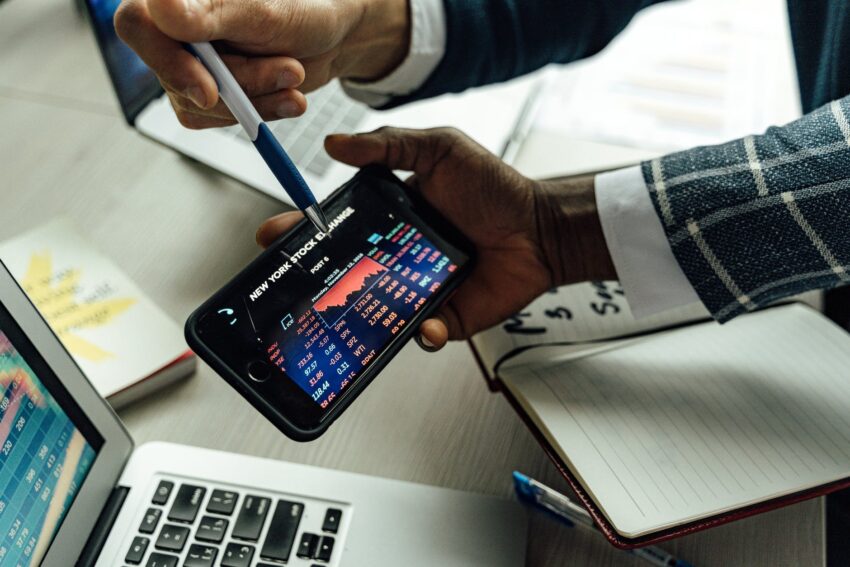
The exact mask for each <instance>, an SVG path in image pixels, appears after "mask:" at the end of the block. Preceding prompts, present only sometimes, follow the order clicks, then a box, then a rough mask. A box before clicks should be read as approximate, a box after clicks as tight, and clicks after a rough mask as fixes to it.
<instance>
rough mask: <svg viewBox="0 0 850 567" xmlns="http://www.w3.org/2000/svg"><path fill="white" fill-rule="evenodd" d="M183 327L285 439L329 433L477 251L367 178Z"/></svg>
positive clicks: (379, 176)
mask: <svg viewBox="0 0 850 567" xmlns="http://www.w3.org/2000/svg"><path fill="white" fill-rule="evenodd" d="M324 208H325V211H326V214H327V217H328V222H329V224H330V227H331V230H330V232H329V233H328V234H322V233H318V232H316V231H315V229H313V228H312V226H310V225H308V224H307V223H301V224H299V225H298V226H297V227H296V228H295V229H294V230H293V231H291V232H290V233H288V234H287V235H285V236H284V237H283V238H281V239H280V240H278V241H277V242H275V243H274V244H273V245H272V246H270V247H269V248H268V249H267V250H266V251H265V252H264V253H263V254H262V255H260V257H259V258H257V259H256V260H255V261H254V262H252V263H251V264H250V265H249V266H248V267H247V268H246V269H245V270H243V271H242V272H241V273H240V274H239V275H237V276H236V278H234V279H233V280H232V281H231V282H230V283H229V284H227V285H226V286H225V287H224V288H223V289H222V290H220V291H219V292H218V293H216V294H215V295H214V296H213V297H212V298H211V299H210V300H209V301H207V302H206V303H205V304H204V305H202V306H201V307H200V308H199V309H198V310H197V311H195V313H193V314H192V316H191V317H190V318H189V320H188V322H187V324H186V336H187V340H188V341H189V344H190V345H191V346H192V348H193V349H194V350H195V351H196V352H197V353H198V355H199V356H200V357H201V358H203V359H204V360H205V361H206V362H207V363H209V364H210V365H211V366H212V367H213V368H215V369H216V371H217V372H218V373H219V374H221V375H222V376H223V377H224V378H225V379H226V380H227V381H228V382H230V384H231V385H233V386H234V387H235V388H236V389H237V390H238V391H239V392H240V393H241V394H242V395H243V396H245V397H246V398H247V399H248V400H249V401H250V402H251V403H252V404H253V405H254V406H255V407H256V408H257V409H258V410H260V411H261V412H262V413H263V414H264V415H265V416H266V417H267V418H269V419H270V420H271V421H272V422H273V423H274V424H275V425H277V426H278V428H279V429H281V431H283V432H284V433H285V434H286V435H288V436H289V437H292V438H293V439H298V440H309V439H313V438H315V437H317V436H319V435H320V434H321V433H322V432H324V431H325V430H326V429H327V427H328V426H329V425H330V423H331V422H332V421H333V419H334V418H335V417H336V416H338V415H339V414H340V413H341V412H342V411H343V410H344V409H345V408H346V407H347V406H348V405H349V404H350V403H351V402H352V400H353V399H354V398H355V397H356V396H357V395H358V394H359V393H360V392H361V391H362V390H363V389H364V388H365V387H366V385H367V384H368V383H369V382H370V381H371V380H372V379H373V378H374V377H375V376H377V374H378V373H379V372H380V370H381V368H383V367H384V366H385V365H386V363H387V362H388V361H389V360H390V359H391V358H392V357H393V356H394V355H395V353H396V352H398V350H399V349H400V348H401V347H402V346H403V345H404V344H405V343H406V342H407V340H408V339H409V338H410V337H411V336H413V334H415V333H416V332H417V331H418V326H419V323H421V321H423V320H424V319H425V318H426V317H428V316H429V315H430V314H431V313H432V312H433V311H434V309H435V308H436V307H438V306H439V305H440V303H441V302H442V301H444V300H445V298H446V297H448V295H449V294H450V293H451V291H452V290H453V289H454V288H455V287H456V286H457V285H458V284H459V283H460V282H461V281H462V280H463V278H464V277H465V276H466V274H467V273H468V272H469V270H470V269H471V268H472V264H473V254H474V251H473V247H472V245H471V244H470V243H469V241H468V240H467V239H466V238H465V237H463V236H462V234H461V233H460V232H459V231H458V230H456V229H455V228H454V227H453V226H451V225H450V224H448V223H447V222H446V221H445V219H443V218H442V217H441V216H440V215H439V214H438V213H437V212H436V211H434V209H433V208H432V207H430V206H429V205H428V204H427V203H426V202H425V201H424V200H423V199H422V198H421V196H419V195H417V194H416V193H415V192H410V191H409V190H408V189H407V188H406V186H405V185H404V184H403V183H402V182H401V181H399V180H398V179H397V178H396V177H394V176H393V175H392V173H391V172H389V171H388V170H386V169H383V168H376V167H373V168H367V169H364V170H361V171H360V172H359V173H358V174H357V175H356V176H355V177H354V178H353V179H352V180H351V181H349V182H348V183H347V184H346V185H344V186H343V187H341V188H340V189H338V190H337V191H336V192H335V193H334V195H332V196H331V197H330V198H329V199H328V200H327V201H326V202H325V204H324Z"/></svg>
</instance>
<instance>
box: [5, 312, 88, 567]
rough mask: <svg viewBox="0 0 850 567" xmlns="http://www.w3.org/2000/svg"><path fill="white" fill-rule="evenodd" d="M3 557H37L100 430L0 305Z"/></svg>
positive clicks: (84, 470) (10, 560) (19, 561)
mask: <svg viewBox="0 0 850 567" xmlns="http://www.w3.org/2000/svg"><path fill="white" fill-rule="evenodd" d="M0 392H2V398H0V564H3V565H25V566H29V565H38V564H39V563H40V562H41V559H42V558H43V557H44V554H45V552H46V551H47V548H48V547H49V546H50V543H51V542H52V541H53V538H54V537H55V535H56V533H57V531H58V529H59V526H60V525H61V524H62V520H63V519H64V518H65V514H66V513H67V511H68V509H69V508H70V507H71V503H72V502H73V501H74V498H75V497H76V495H77V493H78V491H79V489H80V487H81V486H82V484H83V481H84V480H85V478H86V475H87V474H88V472H89V471H90V469H91V468H92V465H93V464H94V461H95V458H96V456H97V453H98V451H99V450H100V448H101V447H102V446H103V442H104V441H103V438H102V437H101V436H100V435H99V434H98V432H97V431H96V430H95V429H94V426H93V425H92V424H91V422H90V421H89V420H88V419H87V418H86V417H85V415H84V414H83V412H82V411H81V410H80V408H79V406H77V405H76V404H75V402H74V401H73V400H72V399H71V397H70V396H69V395H68V392H67V390H65V388H64V387H63V386H62V385H61V384H60V382H59V380H58V379H57V377H56V376H55V375H54V374H53V373H52V372H51V371H50V369H49V367H48V366H47V364H46V363H45V362H44V360H43V359H42V358H41V356H40V355H39V354H38V352H37V351H36V350H35V349H34V348H33V346H32V344H31V343H30V342H29V341H28V340H27V339H26V337H25V336H24V334H23V332H22V331H21V330H20V328H19V327H18V326H17V324H16V323H15V322H14V321H13V320H12V318H11V316H10V315H9V313H8V312H7V311H6V309H5V308H3V307H2V305H0Z"/></svg>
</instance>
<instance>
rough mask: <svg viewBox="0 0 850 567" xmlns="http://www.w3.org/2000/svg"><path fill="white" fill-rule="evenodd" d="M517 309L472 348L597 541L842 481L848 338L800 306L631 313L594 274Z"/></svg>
mask: <svg viewBox="0 0 850 567" xmlns="http://www.w3.org/2000/svg"><path fill="white" fill-rule="evenodd" d="M599 301H603V302H607V303H606V304H607V305H609V307H606V308H594V307H593V305H594V304H596V306H597V307H599V305H601V304H599V303H598V302H599ZM612 306H616V308H615V307H612ZM557 309H561V310H562V311H561V312H560V313H561V317H558V316H557V313H558V311H557ZM604 310H608V311H609V315H610V317H608V315H604V314H600V311H604ZM547 311H548V314H547ZM523 313H525V315H520V316H519V317H516V318H514V319H512V320H510V321H508V322H507V323H506V324H505V325H502V326H500V327H497V328H495V329H491V330H489V331H487V332H485V333H482V334H480V335H478V336H476V337H475V338H473V340H472V344H473V347H474V350H475V352H476V354H477V356H478V358H479V361H480V362H481V364H482V367H483V368H484V369H485V372H487V374H488V375H489V377H490V378H491V383H492V384H494V385H495V386H496V387H501V388H502V390H503V391H505V393H506V395H507V396H508V398H509V399H510V400H511V402H512V403H513V404H514V405H515V407H516V409H517V410H518V411H519V412H520V414H521V415H523V417H524V418H525V419H526V420H527V422H528V423H529V426H530V427H531V428H532V429H533V430H534V431H535V433H536V434H537V436H538V438H539V439H540V441H541V443H542V444H543V445H544V447H545V448H546V449H547V451H548V452H549V453H550V456H551V457H552V458H553V460H554V461H555V463H556V464H557V465H558V466H559V467H560V468H561V469H562V472H564V474H565V476H566V477H567V480H568V481H570V483H571V485H572V486H573V488H574V489H575V490H576V493H577V495H578V496H579V498H580V499H581V500H582V501H583V503H584V504H585V506H586V507H588V509H589V511H590V512H591V514H592V515H593V516H594V518H595V519H596V521H597V523H598V524H599V525H600V527H601V528H602V531H603V532H604V533H605V534H606V535H607V536H608V537H609V539H610V540H611V541H612V543H615V544H616V545H619V546H622V547H629V546H634V545H642V544H646V543H650V542H652V541H658V540H660V539H666V538H669V537H673V536H676V535H680V534H683V533H689V532H691V531H696V530H698V529H702V528H705V527H709V526H711V525H716V524H718V523H722V522H725V521H729V520H731V519H735V518H737V517H743V516H746V515H751V514H753V513H758V512H760V511H764V510H766V509H769V508H774V507H777V506H779V505H782V504H785V503H790V502H792V501H798V500H800V499H802V498H804V497H810V496H814V495H816V494H821V493H824V492H826V491H828V490H830V489H835V488H838V487H841V486H844V485H847V484H850V482H848V480H847V479H848V477H850V335H847V334H846V333H845V332H844V331H843V330H842V329H840V328H839V327H837V326H835V325H834V324H833V323H832V322H830V321H829V320H828V319H826V318H825V317H823V316H822V315H821V314H820V313H818V312H817V311H816V310H814V309H812V308H811V307H810V306H808V305H804V304H800V303H791V304H784V305H779V306H775V307H771V308H769V309H766V310H763V311H759V312H756V313H751V314H747V315H744V316H742V317H739V318H737V319H735V320H734V321H732V322H730V323H727V324H726V325H718V324H717V323H714V322H713V321H705V317H707V314H706V312H705V311H704V309H702V308H701V307H693V308H687V309H682V310H679V311H677V312H675V313H667V314H666V315H664V316H663V317H657V318H654V319H651V320H640V321H635V320H634V319H633V318H632V317H631V315H630V314H629V312H628V307H627V306H626V304H625V301H624V300H623V298H622V296H621V294H620V292H619V291H618V288H617V287H616V284H608V283H606V284H595V285H593V286H591V285H581V286H570V287H568V288H562V289H561V290H558V291H557V292H556V293H551V294H548V295H547V296H544V297H543V298H541V299H540V300H538V301H537V302H535V304H532V305H531V306H530V307H529V309H528V310H527V311H525V312H523ZM653 327H654V328H655V329H656V331H655V332H650V331H651V329H652V328H653ZM542 328H545V331H543V332H541V331H540V329H542ZM658 329H664V330H658ZM517 331H519V332H517ZM613 337H619V338H613ZM623 337H625V338H623ZM606 338H607V339H608V340H605V339H606ZM556 343H561V344H560V345H558V344H556Z"/></svg>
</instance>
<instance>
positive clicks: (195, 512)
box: [124, 479, 351, 567]
mask: <svg viewBox="0 0 850 567" xmlns="http://www.w3.org/2000/svg"><path fill="white" fill-rule="evenodd" d="M350 515H351V507H350V506H349V505H348V504H343V503H336V502H328V501H322V500H318V499H314V498H308V497H294V496H291V495H282V494H272V493H266V492H264V491H259V490H257V491H254V490H244V489H242V488H234V487H229V486H213V485H209V484H206V483H204V482H198V481H194V480H192V481H186V482H180V481H179V480H177V479H159V480H158V482H157V484H156V489H155V490H154V493H153V495H152V496H151V498H150V500H149V503H148V504H147V505H146V506H145V507H144V509H143V514H142V515H141V517H140V519H139V523H138V526H137V528H136V532H135V533H134V534H133V537H132V541H131V542H130V544H129V546H128V548H127V553H126V555H125V556H124V564H125V565H126V566H128V567H130V566H136V565H142V566H144V567H179V566H184V567H280V566H281V565H287V566H288V567H292V566H298V567H301V566H304V567H329V565H331V564H333V565H338V564H339V555H340V553H341V546H340V545H338V543H337V542H338V540H340V539H341V537H342V536H343V531H344V528H343V526H344V521H345V520H346V519H347V518H346V516H350Z"/></svg>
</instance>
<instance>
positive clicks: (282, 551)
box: [260, 500, 304, 562]
mask: <svg viewBox="0 0 850 567" xmlns="http://www.w3.org/2000/svg"><path fill="white" fill-rule="evenodd" d="M303 512H304V505H303V504H299V503H298V502H287V501H286V500H278V502H277V507H276V508H275V510H274V514H272V521H271V523H270V524H269V531H268V533H267V534H266V541H265V543H264V544H263V549H262V550H261V551H260V557H262V558H263V559H272V560H274V561H283V562H286V561H288V560H289V554H290V552H291V551H292V544H293V543H295V532H297V531H298V524H299V523H301V514H302V513H303Z"/></svg>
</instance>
